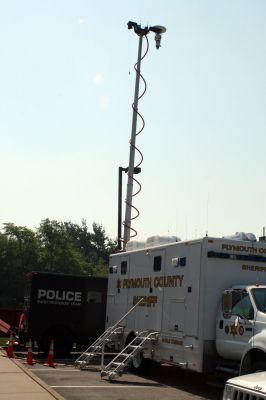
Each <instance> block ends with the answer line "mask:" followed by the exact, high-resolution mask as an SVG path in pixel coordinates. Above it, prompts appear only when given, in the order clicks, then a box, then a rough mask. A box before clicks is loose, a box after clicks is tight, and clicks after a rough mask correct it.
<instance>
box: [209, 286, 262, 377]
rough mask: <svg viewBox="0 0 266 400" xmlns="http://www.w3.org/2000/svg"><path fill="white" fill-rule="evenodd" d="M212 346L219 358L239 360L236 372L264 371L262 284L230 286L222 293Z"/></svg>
mask: <svg viewBox="0 0 266 400" xmlns="http://www.w3.org/2000/svg"><path fill="white" fill-rule="evenodd" d="M216 348H217V352H218V354H219V356H220V357H222V358H223V359H225V360H234V361H237V362H240V361H241V366H240V374H245V373H250V372H255V371H259V370H266V354H265V348H266V286H262V285H253V286H233V287H232V288H230V289H228V290H225V291H224V292H223V295H222V302H221V307H220V309H219V313H218V318H217V324H216Z"/></svg>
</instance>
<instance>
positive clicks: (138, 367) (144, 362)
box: [125, 333, 152, 375]
mask: <svg viewBox="0 0 266 400" xmlns="http://www.w3.org/2000/svg"><path fill="white" fill-rule="evenodd" d="M135 337H136V335H135V334H134V333H130V334H129V335H128V337H127V339H126V343H125V347H126V346H127V345H128V344H129V343H130V342H132V340H133V339H135ZM151 363H152V361H151V360H150V359H147V358H144V357H143V352H142V351H141V352H140V353H138V354H137V356H136V357H134V359H133V360H132V362H131V364H130V369H131V371H132V372H134V373H136V374H140V375H147V374H149V371H150V365H151Z"/></svg>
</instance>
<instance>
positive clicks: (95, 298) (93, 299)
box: [87, 292, 102, 304]
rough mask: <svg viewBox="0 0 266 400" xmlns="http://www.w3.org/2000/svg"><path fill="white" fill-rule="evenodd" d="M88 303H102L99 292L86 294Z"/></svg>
mask: <svg viewBox="0 0 266 400" xmlns="http://www.w3.org/2000/svg"><path fill="white" fill-rule="evenodd" d="M87 302H88V303H94V304H96V303H98V304H100V303H102V293H101V292H88V294H87Z"/></svg>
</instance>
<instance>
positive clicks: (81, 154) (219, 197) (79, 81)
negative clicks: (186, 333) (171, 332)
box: [0, 0, 266, 240]
mask: <svg viewBox="0 0 266 400" xmlns="http://www.w3.org/2000/svg"><path fill="white" fill-rule="evenodd" d="M0 6H1V8H0V11H1V12H0V51H1V63H0V137H1V146H0V152H1V153H0V171H1V189H2V190H1V199H0V205H1V219H0V222H1V223H4V222H14V223H15V224H17V225H23V226H27V227H30V228H35V227H37V226H38V225H39V224H40V222H41V220H43V219H45V218H50V219H56V220H58V221H72V222H75V223H81V220H82V219H83V218H84V219H86V220H87V223H88V225H89V226H91V223H92V222H93V221H95V222H97V223H102V224H103V226H104V227H105V229H106V232H107V234H108V235H109V236H110V237H112V238H115V237H116V235H117V191H118V187H117V182H118V167H119V166H123V167H126V166H127V165H128V157H129V139H130V135H131V120H132V109H131V103H132V101H133V97H134V85H135V74H134V69H133V65H134V63H135V61H136V58H137V48H138V37H137V36H136V35H135V33H134V32H133V31H132V30H128V29H127V22H128V21H129V20H132V21H136V22H137V23H141V24H142V25H143V26H145V25H149V26H150V25H164V26H165V27H166V28H167V32H166V33H165V34H164V35H163V37H162V47H161V48H160V50H159V51H158V50H156V49H155V45H154V35H153V34H152V33H151V34H149V41H150V50H149V52H148V55H147V57H146V58H145V59H144V61H143V63H142V73H143V75H144V77H145V79H146V81H147V85H148V88H147V92H146V94H145V96H144V97H143V99H142V100H141V101H140V103H139V110H140V111H141V113H142V115H143V117H144V119H145V122H146V127H145V130H144V131H143V132H142V133H141V135H139V136H138V137H137V145H138V147H139V148H140V149H141V151H142V153H143V155H144V161H143V164H142V172H141V174H140V175H139V176H138V177H139V179H140V181H141V184H142V191H141V193H140V194H139V195H138V196H137V197H136V198H135V199H134V203H133V204H134V205H135V206H137V207H138V208H139V210H140V216H139V218H138V219H137V220H136V221H134V223H133V227H134V228H135V229H137V231H138V239H139V240H143V239H146V238H147V237H148V236H151V235H154V234H161V235H178V236H179V237H181V238H182V239H189V238H195V237H199V236H202V235H205V234H206V231H208V233H209V235H211V236H222V235H225V234H231V233H234V232H235V231H244V232H253V233H255V234H256V235H257V236H259V235H261V234H262V227H263V226H264V225H266V201H265V200H266V178H265V171H266V168H265V164H266V157H265V148H266V135H265V134H266V45H265V43H266V23H265V21H266V1H265V0H253V1H250V0H224V1H218V0H164V1H158V0H135V1H132V0H130V1H129V0H112V1H107V0H97V1H96V0H95V1H92V0H75V1H74V0H45V1H40V0H37V1H36V0H24V1H21V0H10V1H4V0H2V1H0ZM123 184H124V189H125V188H126V175H124V181H123ZM123 198H125V192H124V194H123Z"/></svg>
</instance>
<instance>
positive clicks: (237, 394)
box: [232, 389, 266, 400]
mask: <svg viewBox="0 0 266 400" xmlns="http://www.w3.org/2000/svg"><path fill="white" fill-rule="evenodd" d="M265 399H266V395H265V394H263V393H254V392H249V391H248V390H243V389H234V390H233V396H232V400H265Z"/></svg>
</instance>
